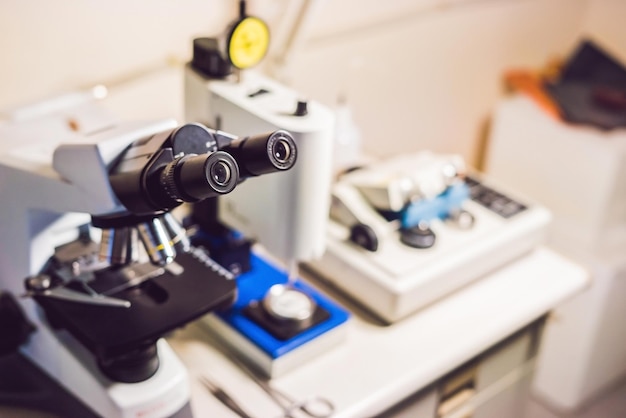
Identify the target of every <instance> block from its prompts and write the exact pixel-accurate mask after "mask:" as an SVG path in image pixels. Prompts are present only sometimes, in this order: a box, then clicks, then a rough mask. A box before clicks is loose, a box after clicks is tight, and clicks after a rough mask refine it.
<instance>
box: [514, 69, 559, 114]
mask: <svg viewBox="0 0 626 418" xmlns="http://www.w3.org/2000/svg"><path fill="white" fill-rule="evenodd" d="M504 81H505V83H506V85H507V86H508V87H509V88H511V89H513V90H516V91H520V92H522V93H524V94H526V95H527V96H528V97H530V98H531V99H532V100H533V101H534V102H535V103H536V104H537V105H539V107H540V108H541V109H542V110H543V111H544V112H545V113H547V114H548V115H550V116H552V117H554V118H555V119H558V120H560V119H561V110H560V109H559V106H558V105H557V104H556V103H555V102H554V100H552V97H550V95H549V94H548V93H547V92H546V91H545V89H544V88H543V84H542V80H541V78H540V77H538V76H536V75H534V74H533V73H531V72H529V71H525V70H510V71H507V72H506V73H505V74H504Z"/></svg>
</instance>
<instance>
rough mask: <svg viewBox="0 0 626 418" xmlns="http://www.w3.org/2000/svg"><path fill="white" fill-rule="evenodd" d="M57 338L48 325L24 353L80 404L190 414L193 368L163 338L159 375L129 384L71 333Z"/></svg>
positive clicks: (119, 412)
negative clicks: (111, 374)
mask: <svg viewBox="0 0 626 418" xmlns="http://www.w3.org/2000/svg"><path fill="white" fill-rule="evenodd" d="M55 337H56V334H54V333H50V334H49V330H48V329H45V328H44V327H41V328H39V329H38V331H37V333H35V334H33V335H32V336H31V341H30V343H29V344H28V345H27V346H26V347H24V349H23V351H22V354H24V355H25V356H26V357H27V358H28V359H29V360H30V361H31V362H33V363H34V364H35V365H36V366H39V367H40V368H41V369H42V370H43V371H44V372H45V373H46V374H47V375H48V376H50V377H51V378H52V379H53V380H54V381H56V382H57V383H58V384H59V385H60V386H61V387H63V389H64V390H65V391H67V392H68V393H69V394H70V395H71V396H73V397H75V398H76V399H77V401H78V402H82V403H83V404H84V405H88V407H89V408H90V409H91V410H93V413H94V415H95V416H101V417H107V418H109V417H111V418H131V417H138V416H141V417H145V418H166V417H177V418H178V417H180V418H189V417H190V415H189V414H187V413H186V412H185V411H188V409H189V408H188V407H186V405H188V404H189V383H188V376H187V370H186V369H185V367H184V365H183V364H182V362H181V361H180V360H179V358H178V357H177V356H176V354H175V353H174V351H173V350H172V348H171V347H170V346H169V344H168V343H167V342H166V341H165V340H164V339H160V340H158V341H157V350H158V357H159V363H160V365H159V368H158V370H157V371H156V373H155V374H154V375H153V376H152V377H150V378H149V379H147V380H145V381H142V382H139V383H130V384H129V383H119V382H113V381H110V380H109V379H107V378H106V377H104V376H103V375H102V374H101V373H100V371H99V369H98V367H97V365H96V363H95V361H94V359H93V355H91V353H90V352H88V351H87V350H86V349H85V348H84V347H83V346H82V345H81V344H80V343H78V342H77V341H76V340H75V339H73V338H71V337H70V336H69V335H67V337H69V338H55ZM42 347H46V348H48V349H47V350H46V349H44V350H41V349H42ZM44 406H45V405H44ZM86 416H88V415H86Z"/></svg>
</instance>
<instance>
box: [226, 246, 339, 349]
mask: <svg viewBox="0 0 626 418" xmlns="http://www.w3.org/2000/svg"><path fill="white" fill-rule="evenodd" d="M250 265H251V270H250V271H248V272H246V273H244V274H242V275H240V276H239V277H237V279H236V280H237V290H238V296H237V301H236V302H235V304H234V305H233V306H232V307H231V308H230V309H229V310H227V311H222V312H216V314H217V315H218V316H219V317H220V318H221V319H222V320H223V321H224V322H226V323H227V324H228V325H230V326H231V327H232V328H233V329H235V330H236V331H238V332H239V333H240V334H242V335H243V336H245V337H246V338H247V339H248V340H250V341H251V342H253V343H254V344H255V345H256V346H257V347H259V348H260V349H261V350H262V351H264V352H265V353H267V355H268V356H270V357H271V358H273V359H276V358H278V357H280V356H283V355H285V354H287V353H288V352H290V351H292V350H295V349H297V348H298V347H300V346H302V345H304V344H306V343H308V342H309V341H311V340H314V339H315V338H317V337H319V336H320V335H322V334H324V333H325V332H328V331H330V330H332V329H333V328H336V327H337V326H339V325H341V324H343V323H345V322H346V321H347V320H348V319H349V317H350V315H349V313H348V312H347V311H346V310H345V309H343V308H341V307H340V306H338V305H337V304H335V303H334V302H332V301H331V300H329V299H327V298H326V297H325V296H323V295H322V294H320V293H319V292H317V291H316V290H315V289H313V288H312V287H310V286H308V285H307V284H305V283H304V282H302V281H300V280H297V281H296V282H295V283H294V287H295V288H297V289H299V290H302V291H303V292H305V293H306V294H307V295H309V296H310V297H311V298H313V300H315V302H316V303H317V304H318V305H319V306H320V307H321V308H323V309H325V310H326V311H328V313H329V314H330V317H329V318H328V319H327V320H325V321H323V322H321V323H319V324H317V325H314V326H313V327H311V328H309V329H307V330H305V331H303V332H301V333H299V334H298V335H296V336H295V337H293V338H290V339H288V340H285V341H281V340H279V339H277V338H275V337H274V336H272V335H271V334H269V333H268V332H267V331H265V330H264V329H263V328H261V327H260V326H259V325H257V324H256V323H255V322H253V321H252V320H251V319H250V318H248V317H247V316H246V315H245V314H244V313H243V309H244V308H245V307H246V306H247V305H248V304H250V302H252V301H259V302H260V301H261V300H262V299H263V296H265V293H266V292H267V291H268V290H269V288H270V287H272V286H273V285H275V284H283V283H287V281H288V276H287V272H286V271H283V270H281V269H278V268H277V267H276V266H274V265H272V264H270V263H269V262H267V261H266V260H264V259H263V258H262V257H260V256H259V255H257V254H255V253H254V252H253V253H252V254H251V259H250Z"/></svg>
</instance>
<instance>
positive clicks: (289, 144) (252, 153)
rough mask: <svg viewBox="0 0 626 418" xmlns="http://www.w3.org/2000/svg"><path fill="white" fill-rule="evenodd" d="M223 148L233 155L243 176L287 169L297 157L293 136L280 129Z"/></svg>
mask: <svg viewBox="0 0 626 418" xmlns="http://www.w3.org/2000/svg"><path fill="white" fill-rule="evenodd" d="M223 149H224V150H225V151H227V152H229V153H231V154H232V155H233V156H234V157H235V159H236V160H237V162H238V163H239V166H240V168H241V172H242V176H243V177H245V176H258V175H261V174H267V173H273V172H275V171H284V170H289V169H290V168H291V167H293V165H294V164H295V163H296V158H297V148H296V143H295V141H294V139H293V137H292V136H291V134H289V133H288V132H286V131H282V130H279V131H274V132H272V133H270V134H262V135H255V136H249V137H246V138H243V139H239V140H236V141H233V142H232V143H231V144H229V145H227V146H226V147H224V148H223Z"/></svg>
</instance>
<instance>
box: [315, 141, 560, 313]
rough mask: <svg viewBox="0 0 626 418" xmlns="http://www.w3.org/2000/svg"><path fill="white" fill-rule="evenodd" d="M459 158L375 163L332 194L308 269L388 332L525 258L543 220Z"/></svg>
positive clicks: (546, 216)
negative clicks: (323, 242) (320, 246)
mask: <svg viewBox="0 0 626 418" xmlns="http://www.w3.org/2000/svg"><path fill="white" fill-rule="evenodd" d="M505 190H506V189H504V188H503V187H501V186H499V185H497V184H495V185H494V184H493V182H491V181H489V179H483V178H480V177H479V176H477V175H472V176H468V175H467V169H466V167H465V163H464V161H463V159H462V157H460V156H458V155H454V154H451V155H447V154H435V153H431V152H419V153H416V154H411V155H401V156H397V157H394V158H390V159H387V160H382V161H377V162H373V163H371V164H368V165H366V166H364V167H362V168H359V169H356V170H354V171H351V172H349V173H347V174H344V175H343V176H342V177H341V178H340V179H339V180H338V181H337V182H336V183H335V184H334V185H333V191H332V203H331V210H330V217H331V220H330V223H329V227H328V233H327V249H326V252H325V253H324V255H323V256H322V257H321V258H320V259H318V260H314V261H311V262H308V263H307V265H308V266H309V267H310V268H311V269H312V270H313V271H315V272H316V273H318V275H319V276H320V277H321V278H323V279H326V280H327V281H328V282H330V283H332V284H333V285H335V286H336V287H338V288H340V289H341V290H343V291H344V292H345V293H347V294H349V295H350V296H352V297H353V298H354V299H356V300H357V301H358V302H360V303H361V304H362V305H363V306H364V307H366V308H367V309H368V310H370V311H371V312H373V313H374V314H375V315H376V316H378V317H379V318H381V319H382V320H383V321H384V322H387V323H392V322H395V321H398V320H400V319H402V318H404V317H406V316H407V315H409V314H411V313H413V312H415V311H417V310H419V309H420V308H423V307H425V306H426V305H429V304H431V303H433V302H435V301H436V300H438V299H441V298H443V297H445V296H446V295H448V294H450V293H451V292H453V291H455V290H457V289H459V288H461V287H462V286H465V285H467V284H468V283H470V282H471V281H473V280H476V279H477V278H479V277H480V276H481V275H483V274H485V273H487V272H489V271H492V270H494V269H496V268H498V267H500V266H502V265H503V264H505V263H507V262H509V261H511V260H513V259H514V258H516V257H518V256H520V255H522V254H524V253H525V252H527V251H530V249H532V248H533V247H534V246H535V245H537V244H538V243H539V242H540V241H541V239H542V238H543V236H544V235H545V230H546V227H547V225H548V222H549V220H550V213H549V212H548V211H547V210H546V209H544V208H543V207H541V206H539V205H537V204H534V203H532V202H531V201H529V200H528V199H525V198H523V197H518V196H519V195H517V194H515V193H514V192H510V191H505Z"/></svg>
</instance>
